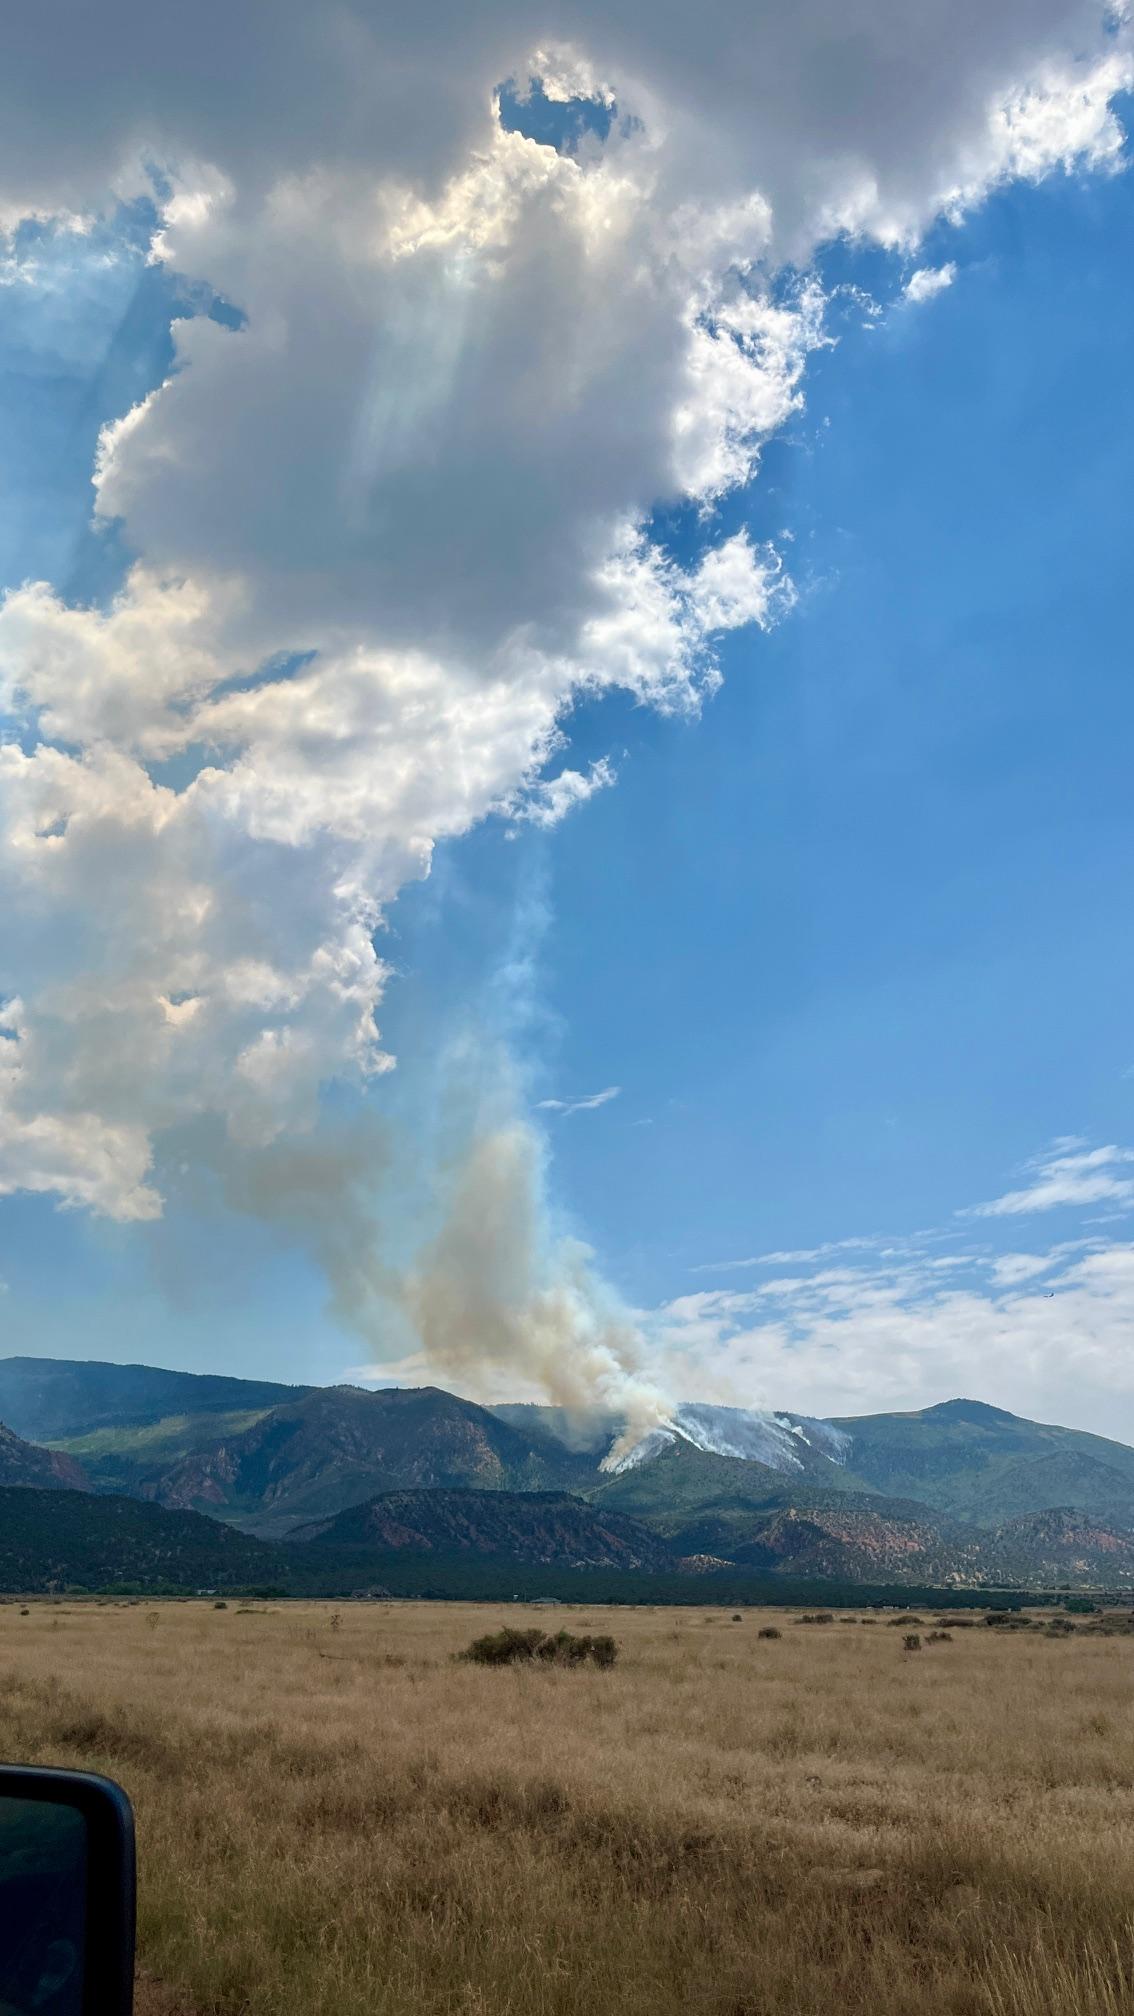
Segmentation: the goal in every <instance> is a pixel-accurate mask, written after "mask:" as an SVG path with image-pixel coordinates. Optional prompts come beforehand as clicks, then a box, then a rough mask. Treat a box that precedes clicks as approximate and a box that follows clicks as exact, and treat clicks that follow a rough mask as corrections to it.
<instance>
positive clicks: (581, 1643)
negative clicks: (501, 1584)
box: [460, 1625, 618, 1666]
mask: <svg viewBox="0 0 1134 2016" xmlns="http://www.w3.org/2000/svg"><path fill="white" fill-rule="evenodd" d="M460 1657H461V1658H462V1659H468V1660H471V1661H472V1663H473V1664H474V1665H476V1666H516V1665H526V1664H529V1663H530V1662H531V1661H532V1660H535V1659H539V1660H542V1661H543V1662H544V1664H546V1665H553V1666H582V1665H585V1664H586V1663H587V1662H588V1661H589V1662H590V1663H591V1665H593V1666H613V1664H614V1662H615V1660H616V1659H617V1657H618V1647H617V1645H616V1644H615V1642H614V1639H613V1638H610V1637H605V1636H598V1637H594V1636H592V1635H591V1634H590V1633H583V1634H580V1635H575V1634H574V1633H572V1632H570V1631H557V1632H556V1633H555V1634H554V1636H553V1637H552V1636H549V1635H547V1634H545V1633H544V1632H543V1631H539V1630H534V1631H514V1630H512V1629H511V1628H510V1626H508V1625H505V1627H504V1629H503V1630H502V1631H489V1632H487V1633H486V1634H485V1636H484V1637H483V1638H474V1639H473V1642H472V1644H471V1645H470V1646H469V1647H468V1648H467V1650H466V1651H464V1652H462V1653H461V1654H460Z"/></svg>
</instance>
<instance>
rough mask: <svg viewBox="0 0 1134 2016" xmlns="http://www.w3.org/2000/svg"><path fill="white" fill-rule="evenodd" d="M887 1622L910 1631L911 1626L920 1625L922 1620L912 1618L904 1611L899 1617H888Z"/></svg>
mask: <svg viewBox="0 0 1134 2016" xmlns="http://www.w3.org/2000/svg"><path fill="white" fill-rule="evenodd" d="M886 1622H887V1624H897V1625H899V1626H900V1627H901V1628H903V1629H904V1630H908V1629H909V1627H910V1625H911V1624H920V1623H921V1618H920V1617H911V1616H910V1615H909V1614H908V1612H906V1611H903V1612H902V1614H901V1615H900V1616H899V1617H887V1619H886Z"/></svg>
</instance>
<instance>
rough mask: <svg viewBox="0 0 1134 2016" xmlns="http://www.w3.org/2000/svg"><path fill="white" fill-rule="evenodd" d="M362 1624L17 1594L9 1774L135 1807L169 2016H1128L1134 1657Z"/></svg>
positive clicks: (834, 1637) (867, 1634)
mask: <svg viewBox="0 0 1134 2016" xmlns="http://www.w3.org/2000/svg"><path fill="white" fill-rule="evenodd" d="M154 1607H155V1606H149V1608H150V1609H153V1608H154ZM334 1608H335V1606H333V1605H329V1604H328V1605H319V1604H302V1605H294V1606H291V1605H283V1604H281V1605H279V1606H273V1607H269V1608H267V1609H264V1608H258V1609H256V1610H255V1611H253V1612H251V1613H249V1614H241V1612H240V1611H239V1610H238V1608H237V1607H236V1606H234V1605H230V1607H229V1608H228V1609H227V1610H224V1611H217V1610H214V1609H213V1608H212V1607H211V1605H209V1604H207V1603H202V1604H181V1605H175V1604H170V1605H164V1606H161V1607H160V1608H159V1609H157V1611H156V1614H157V1623H156V1624H151V1623H150V1622H148V1609H147V1606H142V1607H139V1608H127V1607H120V1606H110V1605H107V1606H102V1607H99V1606H96V1605H94V1604H90V1605H79V1604H66V1603H64V1604H62V1605H49V1604H36V1605H33V1606H32V1607H31V1609H30V1613H29V1614H28V1615H27V1616H21V1615H20V1612H19V1608H18V1606H14V1605H7V1606H4V1607H0V1717H2V1728H3V1735H2V1738H0V1751H2V1754H3V1755H4V1756H5V1757H8V1758H11V1759H25V1760H29V1761H41V1762H42V1761H50V1762H57V1763H76V1764H84V1765H87V1766H90V1767H92V1768H95V1769H98V1770H103V1771H108V1772H110V1773H111V1774H112V1775H113V1776H114V1777H116V1778H118V1779H120V1780H121V1781H122V1783H123V1784H124V1785H125V1786H126V1788H127V1790H128V1791H129V1792H130V1794H131V1796H132V1797H133V1799H134V1801H135V1805H136V1808H137V1814H138V1827H139V1846H140V1867H141V1886H142V1887H141V1898H140V1961H141V1965H142V1969H143V1988H142V1994H141V1998H140V2000H141V2008H142V2010H143V2012H144V2016H199V2012H205V2011H213V2012H218V2016H221V2012H223V2016H237V2012H241V2016H300V2012H302V2016H310V2012H311V2011H313V2010H324V2009H325V2010H334V2011H336V2012H337V2016H362V2012H364V2011H365V2012H367V2016H370V2012H381V2016H409V2012H411V2011H413V2012H415V2016H416V2012H421V2011H427V2012H441V2011H445V2012H454V2016H455V2012H462V2016H466V2012H467V2016H474V2012H475V2016H489V2012H491V2016H584V2012H586V2016H608V2012H612V2016H645V2012H651V2016H654V2012H659V2016H669V2012H676V2011H678V2010H682V2011H694V2012H703V2016H818V2012H820V2011H823V2012H830V2011H840V2012H841V2011H848V2012H862V2016H867V2012H869V2016H906V2012H909V2016H914V2012H917V2016H945V2012H949V2016H1071V2012H1076V2016H1078V2012H1083V2016H1096V2012H1097V2016H1127V2012H1134V1714H1132V1712H1131V1711H1132V1708H1134V1639H1125V1638H1098V1637H1095V1638H1092V1637H1089V1636H1083V1635H1076V1636H1075V1637H1074V1638H1071V1639H1068V1640H1066V1641H1061V1640H1054V1639H1050V1638H1044V1637H1041V1636H1039V1635H1035V1636H1033V1635H1031V1634H1026V1633H1019V1634H1016V1633H1013V1634H1011V1635H1002V1634H1001V1633H998V1632H994V1631H992V1630H987V1629H983V1628H980V1627H978V1628H975V1629H972V1630H967V1631H963V1632H958V1633H957V1634H956V1636H955V1637H954V1640H953V1642H952V1643H950V1644H941V1645H933V1646H928V1647H925V1648H923V1649H922V1650H921V1651H920V1652H918V1653H916V1654H913V1655H908V1654H905V1653H903V1651H902V1647H901V1640H902V1634H901V1633H900V1632H899V1631H894V1630H889V1629H887V1628H885V1627H884V1626H879V1627H876V1628H873V1629H866V1628H863V1627H862V1626H861V1625H854V1624H844V1623H836V1624H832V1625H829V1626H825V1627H822V1628H815V1627H810V1628H808V1627H803V1626H800V1625H799V1624H798V1623H797V1622H795V1621H793V1619H792V1618H791V1616H790V1613H789V1614H788V1615H783V1616H780V1617H777V1619H776V1620H775V1621H776V1622H778V1623H779V1624H780V1625H781V1627H782V1630H783V1636H782V1638H781V1639H780V1640H779V1641H778V1642H776V1641H772V1642H768V1641H761V1640H759V1639H758V1638H757V1635H756V1634H757V1630H758V1628H759V1627H760V1626H761V1625H763V1624H767V1623H768V1622H769V1621H770V1617H769V1613H768V1612H766V1611H750V1612H748V1613H747V1614H746V1615H745V1616H744V1618H743V1620H742V1621H741V1622H739V1623H733V1622H731V1621H730V1617H729V1614H728V1612H713V1611H694V1612H690V1611H662V1610H659V1611H656V1612H651V1611H644V1610H640V1611H618V1612H611V1613H603V1612H601V1611H599V1610H590V1611H586V1612H584V1611H567V1610H565V1611H562V1612H559V1613H555V1617H554V1622H553V1625H552V1628H555V1623H558V1622H559V1621H562V1622H563V1623H565V1624H566V1625H567V1626H568V1627H569V1628H572V1629H582V1628H592V1629H594V1628H597V1629H604V1628H605V1629H613V1631H614V1632H615V1635H616V1636H617V1637H618V1639H619V1640H620V1642H621V1645H622V1648H623V1650H622V1657H621V1659H620V1662H619V1664H618V1665H617V1666H616V1667H615V1668H614V1670H613V1671H612V1672H606V1673H603V1672H596V1671H594V1670H593V1669H585V1670H563V1669H558V1668H555V1667H551V1668H546V1667H541V1668H539V1669H526V1670H516V1669H505V1670H493V1669H482V1668H477V1667H470V1666H466V1665H458V1664H455V1663H454V1661H453V1659H452V1654H453V1653H454V1651H456V1650H457V1649H459V1648H460V1647H462V1646H464V1645H465V1644H466V1643H467V1642H468V1640H469V1639H470V1638H471V1637H472V1636H473V1635H474V1634H476V1633H478V1632H480V1631H483V1630H485V1629H489V1628H493V1627H494V1626H496V1625H498V1624H499V1623H501V1622H507V1623H513V1622H526V1623H527V1622H530V1623H534V1622H536V1621H546V1619H545V1617H544V1613H539V1612H533V1613H530V1615H529V1613H527V1612H525V1611H523V1610H522V1609H520V1608H519V1607H518V1606H516V1607H515V1608H510V1609H508V1610H507V1611H505V1610H503V1609H492V1608H490V1607H488V1606H475V1607H474V1606H464V1605H445V1606H442V1605H436V1606H430V1605H425V1604H421V1605H411V1606H399V1605H395V1606H390V1607H388V1608H387V1607H379V1606H370V1605H343V1606H342V1607H341V1611H340V1617H341V1622H340V1625H339V1627H338V1628H337V1629H332V1628H331V1622H330V1619H331V1615H332V1612H333V1611H334Z"/></svg>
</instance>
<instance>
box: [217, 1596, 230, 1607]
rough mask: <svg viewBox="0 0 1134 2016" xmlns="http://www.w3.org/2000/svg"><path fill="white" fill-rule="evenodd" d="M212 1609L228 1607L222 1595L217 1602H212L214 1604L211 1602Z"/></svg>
mask: <svg viewBox="0 0 1134 2016" xmlns="http://www.w3.org/2000/svg"><path fill="white" fill-rule="evenodd" d="M213 1609H214V1610H227V1609H228V1604H227V1603H226V1602H225V1600H224V1598H223V1596H222V1597H221V1599H220V1601H219V1602H217V1603H214V1604H213Z"/></svg>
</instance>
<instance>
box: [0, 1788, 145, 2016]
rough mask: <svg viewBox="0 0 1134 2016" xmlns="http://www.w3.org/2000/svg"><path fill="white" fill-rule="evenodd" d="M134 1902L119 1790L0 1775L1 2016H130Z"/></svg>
mask: <svg viewBox="0 0 1134 2016" xmlns="http://www.w3.org/2000/svg"><path fill="white" fill-rule="evenodd" d="M134 1894H135V1865H134V1816H133V1812H132V1810H131V1806H130V1801H129V1800H128V1798H127V1797H126V1794H125V1792H123V1790H122V1788H121V1786H120V1785H115V1784H114V1783H113V1782H112V1781H111V1780H110V1779H109V1778H99V1777H96V1776H94V1775H93V1774H92V1773H90V1772H86V1771H59V1770H49V1769H46V1768H44V1769H34V1768H30V1767H29V1768H24V1767H23V1766H21V1765H14V1764H5V1765H0V2016H130V2012H131V2010H132V2008H133V2000H134Z"/></svg>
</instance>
